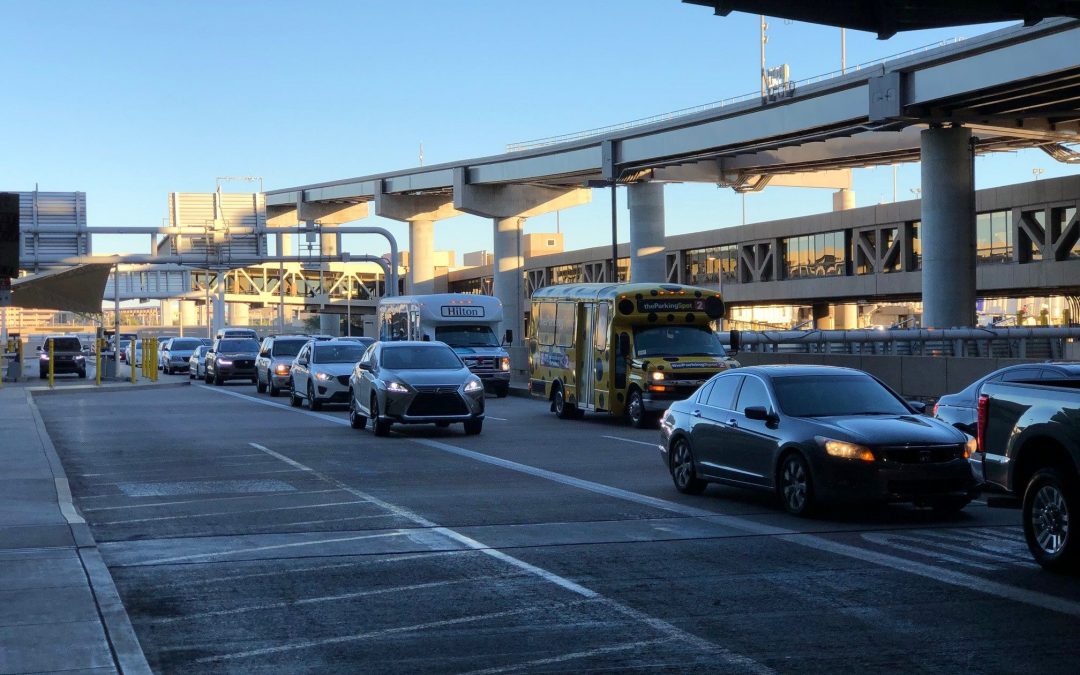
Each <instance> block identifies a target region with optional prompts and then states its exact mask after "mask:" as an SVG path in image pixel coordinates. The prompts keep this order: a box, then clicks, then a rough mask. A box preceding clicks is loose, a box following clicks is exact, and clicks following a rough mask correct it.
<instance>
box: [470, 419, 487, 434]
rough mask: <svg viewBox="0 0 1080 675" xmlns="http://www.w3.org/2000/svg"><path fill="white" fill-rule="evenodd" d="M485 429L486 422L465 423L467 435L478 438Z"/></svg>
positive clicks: (473, 421) (471, 421)
mask: <svg viewBox="0 0 1080 675" xmlns="http://www.w3.org/2000/svg"><path fill="white" fill-rule="evenodd" d="M483 429H484V420H467V421H466V422H465V435H466V436H476V435H477V434H479V433H480V432H481V431H483Z"/></svg>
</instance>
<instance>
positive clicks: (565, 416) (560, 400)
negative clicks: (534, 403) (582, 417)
mask: <svg viewBox="0 0 1080 675" xmlns="http://www.w3.org/2000/svg"><path fill="white" fill-rule="evenodd" d="M551 409H552V410H554V411H555V417H558V418H559V419H561V420H572V419H575V417H576V416H577V415H576V411H577V408H576V407H575V406H574V405H573V404H571V403H570V402H568V401H567V400H566V392H565V390H564V389H563V388H562V385H559V386H557V387H555V391H554V392H553V393H552V394H551Z"/></svg>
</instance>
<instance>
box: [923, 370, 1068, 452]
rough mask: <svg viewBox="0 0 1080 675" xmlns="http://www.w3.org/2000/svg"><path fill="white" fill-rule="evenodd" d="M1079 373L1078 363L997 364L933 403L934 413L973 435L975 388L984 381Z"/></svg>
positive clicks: (1064, 376) (1041, 378) (1029, 379)
mask: <svg viewBox="0 0 1080 675" xmlns="http://www.w3.org/2000/svg"><path fill="white" fill-rule="evenodd" d="M1077 377H1080V363H1067V362H1066V363H1025V364H1022V365H1018V366H1008V367H1006V368H1000V369H998V370H995V371H994V372H992V373H990V374H989V375H984V376H983V377H980V378H979V379H977V380H975V381H974V382H972V383H971V384H969V385H968V386H967V387H965V388H964V389H963V391H959V392H957V393H955V394H946V395H945V396H942V397H941V398H940V399H938V402H937V404H936V405H934V417H936V418H937V419H939V420H941V421H943V422H948V423H949V424H951V425H953V426H954V427H956V428H957V429H959V430H960V431H963V432H964V433H966V434H970V435H971V436H974V435H975V425H976V422H977V421H978V410H977V408H978V405H979V391H980V390H981V389H982V387H983V385H984V384H986V383H987V382H1045V383H1046V384H1053V382H1052V380H1068V379H1073V378H1077Z"/></svg>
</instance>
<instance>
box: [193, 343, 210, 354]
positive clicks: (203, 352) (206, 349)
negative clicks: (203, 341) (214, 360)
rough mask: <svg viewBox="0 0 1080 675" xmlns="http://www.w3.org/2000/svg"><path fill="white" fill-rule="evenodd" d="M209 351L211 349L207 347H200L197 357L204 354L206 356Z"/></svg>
mask: <svg viewBox="0 0 1080 675" xmlns="http://www.w3.org/2000/svg"><path fill="white" fill-rule="evenodd" d="M209 349H210V348H209V347H207V346H206V345H199V347H198V349H196V350H195V356H202V355H203V354H206V352H207V351H208V350H209Z"/></svg>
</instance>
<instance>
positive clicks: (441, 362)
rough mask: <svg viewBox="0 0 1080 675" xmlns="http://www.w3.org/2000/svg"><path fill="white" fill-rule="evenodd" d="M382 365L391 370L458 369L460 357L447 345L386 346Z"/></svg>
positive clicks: (462, 366)
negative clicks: (441, 346) (442, 346)
mask: <svg viewBox="0 0 1080 675" xmlns="http://www.w3.org/2000/svg"><path fill="white" fill-rule="evenodd" d="M382 366H383V368H389V369H391V370H458V369H460V368H464V367H465V366H464V364H462V363H461V359H459V358H458V356H457V354H455V353H454V350H452V349H450V348H449V347H446V348H439V347H387V348H386V349H383V352H382Z"/></svg>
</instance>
